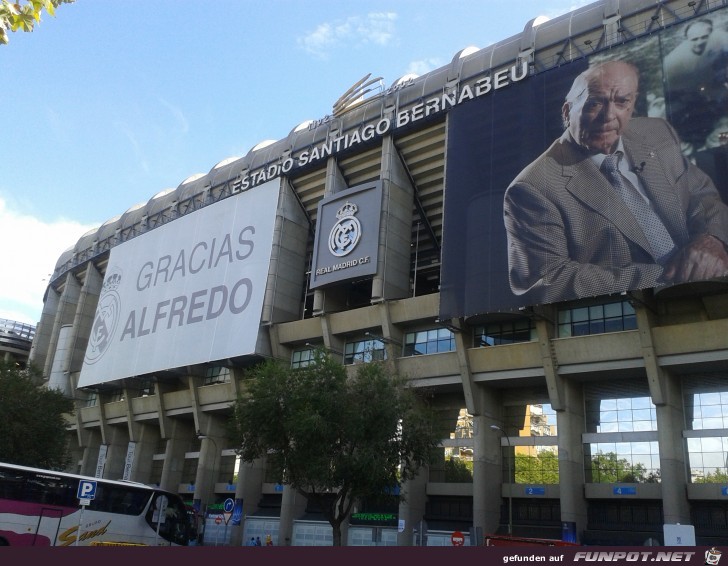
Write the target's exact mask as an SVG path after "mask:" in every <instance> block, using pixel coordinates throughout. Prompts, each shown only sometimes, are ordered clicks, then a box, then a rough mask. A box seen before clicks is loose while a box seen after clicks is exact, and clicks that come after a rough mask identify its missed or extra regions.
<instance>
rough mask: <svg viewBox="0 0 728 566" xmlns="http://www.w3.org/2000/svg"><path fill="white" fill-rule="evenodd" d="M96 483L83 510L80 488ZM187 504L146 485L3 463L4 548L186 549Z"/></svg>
mask: <svg viewBox="0 0 728 566" xmlns="http://www.w3.org/2000/svg"><path fill="white" fill-rule="evenodd" d="M81 481H83V482H89V481H91V482H95V486H96V490H95V495H94V497H93V499H90V500H88V504H87V505H83V506H82V505H80V500H79V499H78V493H79V490H78V488H79V483H80V482H81ZM190 534H191V525H190V521H189V518H188V513H187V508H186V506H185V504H184V502H183V501H182V498H181V497H180V496H179V495H177V494H174V493H170V492H167V491H164V490H161V489H157V488H153V487H149V486H147V485H144V484H139V483H132V482H125V481H112V480H105V479H99V478H91V477H87V476H80V475H76V474H68V473H65V472H56V471H51V470H41V469H37V468H28V467H25V466H17V465H14V464H3V463H0V546H8V545H10V546H105V545H150V546H177V545H181V546H185V545H187V544H189V540H190Z"/></svg>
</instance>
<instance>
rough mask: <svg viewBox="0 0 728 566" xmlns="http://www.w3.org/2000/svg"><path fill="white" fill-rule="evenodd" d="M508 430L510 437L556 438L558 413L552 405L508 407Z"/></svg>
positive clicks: (506, 418) (505, 411) (505, 408)
mask: <svg viewBox="0 0 728 566" xmlns="http://www.w3.org/2000/svg"><path fill="white" fill-rule="evenodd" d="M503 410H504V418H505V422H506V430H507V431H509V435H510V436H556V435H557V429H556V411H554V410H553V409H552V408H551V404H550V403H533V404H530V405H506V406H505V407H504V408H503Z"/></svg>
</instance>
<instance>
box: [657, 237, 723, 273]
mask: <svg viewBox="0 0 728 566" xmlns="http://www.w3.org/2000/svg"><path fill="white" fill-rule="evenodd" d="M726 275H728V253H727V252H726V248H725V245H723V242H721V241H720V240H719V239H718V238H716V237H715V236H711V235H710V234H702V235H700V236H698V237H697V238H696V239H694V240H693V241H692V242H690V243H689V244H688V245H686V246H685V247H684V248H682V249H681V250H680V251H679V252H678V253H677V254H676V255H675V257H674V258H673V259H672V260H670V262H669V263H668V264H667V265H666V266H665V271H664V272H663V274H662V280H663V281H665V282H667V283H684V282H686V281H695V280H700V279H712V278H713V277H724V276H726Z"/></svg>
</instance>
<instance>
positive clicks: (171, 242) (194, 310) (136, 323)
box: [78, 179, 280, 387]
mask: <svg viewBox="0 0 728 566" xmlns="http://www.w3.org/2000/svg"><path fill="white" fill-rule="evenodd" d="M279 184H280V181H279V180H277V179H276V180H273V181H270V182H268V183H266V184H264V185H261V186H259V187H256V188H255V189H252V190H249V191H246V192H244V193H241V194H239V195H236V196H234V197H229V198H227V199H225V200H222V201H220V202H217V203H215V204H212V205H209V206H207V207H205V208H202V209H200V210H198V211H196V212H193V213H191V214H189V215H187V216H182V217H181V218H178V219H176V220H173V221H172V222H170V223H169V224H166V225H164V226H162V227H160V228H156V229H154V230H151V231H150V232H147V233H146V234H142V235H141V236H138V237H136V238H134V239H132V240H129V241H128V242H125V243H123V244H121V245H119V246H116V247H115V248H112V250H111V255H110V257H109V265H108V267H107V270H106V275H105V277H104V283H103V288H102V291H101V295H100V296H99V304H98V307H97V309H96V315H95V317H94V322H93V327H92V330H91V336H90V338H89V343H88V346H87V348H86V356H85V358H84V362H83V368H82V370H81V377H80V379H79V383H78V386H79V387H86V386H89V385H95V384H99V383H105V382H108V381H112V380H116V379H121V378H124V377H130V376H134V375H143V374H148V373H153V372H155V371H160V370H165V369H169V368H176V367H181V366H186V365H192V364H199V363H204V362H209V361H214V360H221V359H225V358H231V357H235V356H242V355H246V354H252V353H255V345H256V342H257V338H258V331H259V328H260V316H261V311H262V308H263V295H264V293H265V284H266V279H267V276H268V268H269V264H270V256H271V249H272V242H273V228H274V223H275V217H276V209H277V206H278V187H279Z"/></svg>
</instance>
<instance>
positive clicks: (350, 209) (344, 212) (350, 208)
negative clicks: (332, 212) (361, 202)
mask: <svg viewBox="0 0 728 566" xmlns="http://www.w3.org/2000/svg"><path fill="white" fill-rule="evenodd" d="M358 211H359V207H358V206H357V205H355V204H354V203H353V202H349V201H348V200H347V201H346V202H345V203H344V204H343V205H342V206H341V208H340V209H339V210H338V211H337V212H336V218H338V219H342V218H346V217H347V216H354V215H355V214H356V213H357V212H358Z"/></svg>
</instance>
